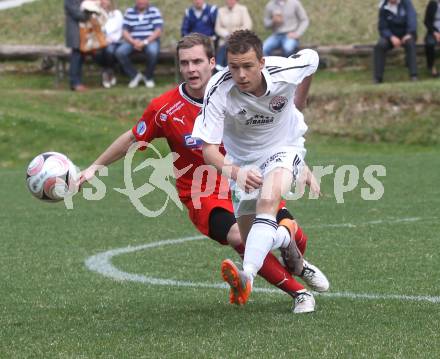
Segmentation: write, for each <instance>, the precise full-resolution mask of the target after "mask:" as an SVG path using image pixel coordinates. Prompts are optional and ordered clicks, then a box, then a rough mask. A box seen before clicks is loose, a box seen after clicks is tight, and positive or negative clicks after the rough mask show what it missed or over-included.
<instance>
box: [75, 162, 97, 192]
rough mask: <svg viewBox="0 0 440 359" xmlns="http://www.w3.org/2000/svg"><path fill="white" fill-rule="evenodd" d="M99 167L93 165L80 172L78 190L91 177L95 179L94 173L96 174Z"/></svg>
mask: <svg viewBox="0 0 440 359" xmlns="http://www.w3.org/2000/svg"><path fill="white" fill-rule="evenodd" d="M101 167H102V166H99V165H95V164H93V165H91V166H89V167H88V168H86V169H85V170H84V171H81V172H80V174H79V178H78V188H79V189H81V187H82V185H83V184H84V183H85V182H89V181H90V180H91V179H92V178H93V177H95V174H96V172H98V170H99V169H100V168H101Z"/></svg>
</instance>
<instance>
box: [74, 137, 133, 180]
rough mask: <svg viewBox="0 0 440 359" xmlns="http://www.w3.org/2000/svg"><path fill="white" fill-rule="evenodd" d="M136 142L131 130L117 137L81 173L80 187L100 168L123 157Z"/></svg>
mask: <svg viewBox="0 0 440 359" xmlns="http://www.w3.org/2000/svg"><path fill="white" fill-rule="evenodd" d="M134 142H136V139H135V137H134V135H133V132H132V131H131V130H128V131H127V132H125V133H123V134H122V135H121V136H119V137H118V138H117V139H116V140H115V141H114V142H113V143H112V144H111V145H110V146H109V147H108V148H107V149H106V150H105V151H104V152H103V153H102V154H101V155H100V156H99V157H98V158H97V159H96V160H95V162H93V163H92V164H91V165H90V166H89V167H88V168H86V169H85V170H84V171H82V172H81V175H80V183H79V184H80V185H82V184H83V183H84V182H86V181H89V180H91V179H92V178H93V177H94V176H95V173H96V172H97V171H98V170H99V169H100V168H102V167H104V166H108V165H110V164H112V163H113V162H115V161H117V160H119V159H121V158H122V157H124V156H125V154H126V153H127V151H128V149H129V148H130V146H131V145H132V144H133V143H134Z"/></svg>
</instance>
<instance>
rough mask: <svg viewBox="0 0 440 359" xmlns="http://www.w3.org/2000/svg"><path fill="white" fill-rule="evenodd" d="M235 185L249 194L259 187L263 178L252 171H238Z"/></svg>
mask: <svg viewBox="0 0 440 359" xmlns="http://www.w3.org/2000/svg"><path fill="white" fill-rule="evenodd" d="M237 183H238V186H239V187H240V188H242V189H244V191H245V192H246V193H250V192H253V191H255V190H256V189H258V188H260V187H261V185H262V184H263V177H262V176H261V174H260V173H259V172H257V171H256V170H254V169H250V170H244V169H240V171H239V172H238V176H237Z"/></svg>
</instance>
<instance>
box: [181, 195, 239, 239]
mask: <svg viewBox="0 0 440 359" xmlns="http://www.w3.org/2000/svg"><path fill="white" fill-rule="evenodd" d="M183 204H184V205H185V206H186V208H188V215H189V218H190V219H191V222H192V223H194V226H196V228H197V229H198V230H199V231H200V233H202V234H204V235H205V236H208V235H209V216H210V215H211V212H212V210H213V209H214V208H224V209H225V210H227V211H228V212H230V213H231V214H232V215H233V214H234V208H233V207H232V201H231V200H230V199H218V198H216V197H211V196H210V197H202V198H200V204H201V206H200V208H199V209H196V208H194V205H193V201H192V200H191V199H189V200H188V201H185V202H183Z"/></svg>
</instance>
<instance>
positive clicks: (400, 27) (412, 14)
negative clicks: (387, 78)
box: [374, 0, 417, 83]
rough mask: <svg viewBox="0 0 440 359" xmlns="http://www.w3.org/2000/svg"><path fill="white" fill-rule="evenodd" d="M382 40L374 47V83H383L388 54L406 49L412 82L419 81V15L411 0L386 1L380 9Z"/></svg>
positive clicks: (379, 26)
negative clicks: (391, 51)
mask: <svg viewBox="0 0 440 359" xmlns="http://www.w3.org/2000/svg"><path fill="white" fill-rule="evenodd" d="M378 29H379V34H380V38H379V41H378V42H377V44H376V46H375V47H374V82H375V83H381V82H382V81H383V73H384V70H385V57H386V52H387V51H388V50H390V49H393V48H399V47H404V48H405V53H406V64H407V66H408V70H409V75H410V77H411V80H413V81H414V80H417V62H416V38H417V14H416V11H415V9H414V6H413V4H412V3H411V0H384V1H383V2H382V3H381V5H380V9H379V24H378Z"/></svg>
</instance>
